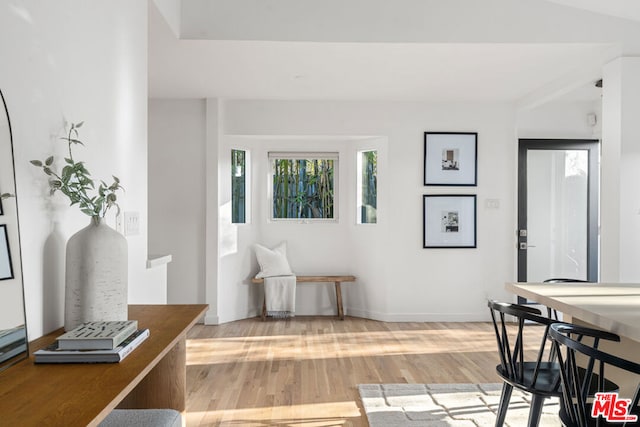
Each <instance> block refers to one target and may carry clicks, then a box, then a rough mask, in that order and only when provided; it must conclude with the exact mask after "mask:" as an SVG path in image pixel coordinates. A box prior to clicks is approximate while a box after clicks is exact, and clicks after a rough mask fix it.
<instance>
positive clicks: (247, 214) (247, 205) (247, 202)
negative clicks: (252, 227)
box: [228, 146, 252, 226]
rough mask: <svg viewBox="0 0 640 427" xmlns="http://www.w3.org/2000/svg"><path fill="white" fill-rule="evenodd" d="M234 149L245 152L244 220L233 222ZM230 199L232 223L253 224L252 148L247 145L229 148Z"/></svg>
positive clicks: (230, 219) (230, 218) (237, 224)
mask: <svg viewBox="0 0 640 427" xmlns="http://www.w3.org/2000/svg"><path fill="white" fill-rule="evenodd" d="M234 151H242V152H244V222H233V176H232V175H233V161H232V159H233V152H234ZM228 177H229V180H230V183H229V200H230V203H231V207H230V210H229V221H230V222H231V224H232V225H236V226H239V225H245V224H251V212H252V204H251V197H252V192H251V180H252V178H251V150H249V149H248V148H246V147H236V146H232V147H230V149H229V175H228Z"/></svg>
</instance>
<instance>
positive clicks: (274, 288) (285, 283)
mask: <svg viewBox="0 0 640 427" xmlns="http://www.w3.org/2000/svg"><path fill="white" fill-rule="evenodd" d="M264 297H265V301H266V304H267V316H272V317H280V318H286V317H293V315H294V313H295V311H296V276H274V277H265V278H264Z"/></svg>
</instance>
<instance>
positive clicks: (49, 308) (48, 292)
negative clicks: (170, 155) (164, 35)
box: [0, 0, 147, 339]
mask: <svg viewBox="0 0 640 427" xmlns="http://www.w3.org/2000/svg"><path fill="white" fill-rule="evenodd" d="M0 28H1V29H2V30H1V31H2V37H0V57H2V58H3V61H2V67H0V87H2V89H3V91H4V93H5V97H6V100H7V104H8V108H9V113H10V115H11V120H12V125H13V131H14V145H15V154H16V165H17V168H16V169H17V191H18V201H19V210H20V226H21V236H22V244H23V247H22V250H23V252H22V254H23V263H24V281H25V294H26V306H27V307H26V309H27V325H28V329H29V338H30V339H33V338H36V337H38V336H40V335H42V334H43V333H44V332H48V331H50V330H52V329H55V328H57V327H59V326H61V325H62V306H61V301H62V299H61V298H57V297H59V296H60V295H61V292H63V290H62V286H63V284H62V280H63V279H62V277H63V276H62V274H63V273H62V271H63V268H64V267H63V266H64V259H63V257H61V256H60V254H61V253H63V252H64V242H65V241H66V238H67V237H68V236H70V235H71V234H73V233H74V232H76V231H77V230H79V229H80V228H82V227H84V226H85V225H86V224H88V218H87V217H86V216H84V215H82V214H81V213H79V211H78V210H77V209H75V208H68V207H67V206H66V205H67V202H66V200H64V198H62V197H59V196H56V197H54V198H49V197H48V195H47V188H46V179H45V177H44V175H43V174H42V172H41V171H39V170H37V169H36V168H34V167H32V166H30V165H29V160H31V159H42V158H45V157H47V156H48V155H50V154H52V153H56V154H58V155H61V154H63V153H64V144H63V143H62V142H60V141H59V140H58V137H59V136H60V135H61V132H62V131H63V127H64V121H65V120H67V121H72V122H79V121H84V122H85V125H84V127H83V128H82V129H81V130H82V132H81V137H82V139H83V141H84V142H85V143H86V147H84V148H82V147H81V148H79V149H78V150H76V156H77V157H78V158H81V159H83V160H85V161H86V162H87V165H88V167H89V170H90V171H91V173H92V174H93V175H94V176H95V177H97V178H100V179H105V180H109V179H110V177H111V175H112V174H113V175H116V176H118V177H119V178H120V179H121V180H122V183H123V185H124V187H125V189H126V192H125V193H124V195H123V196H122V198H121V206H122V208H123V209H124V210H127V211H138V212H139V213H140V222H141V225H140V235H137V236H131V237H129V238H128V242H129V288H130V292H129V294H130V301H131V302H141V301H144V298H145V296H144V292H141V291H140V288H139V284H143V285H144V284H145V281H146V276H147V271H146V266H145V263H146V258H147V221H146V219H147V142H146V141H147V127H146V119H147V2H146V1H142V0H135V1H131V0H109V1H106V0H101V1H92V2H86V1H81V0H60V1H56V2H43V1H39V0H25V1H20V2H3V3H2V4H0ZM109 222H110V223H111V224H113V223H114V219H113V216H112V215H111V216H110V218H109ZM56 299H58V301H59V302H55V301H56Z"/></svg>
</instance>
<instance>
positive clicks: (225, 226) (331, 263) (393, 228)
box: [150, 101, 516, 322]
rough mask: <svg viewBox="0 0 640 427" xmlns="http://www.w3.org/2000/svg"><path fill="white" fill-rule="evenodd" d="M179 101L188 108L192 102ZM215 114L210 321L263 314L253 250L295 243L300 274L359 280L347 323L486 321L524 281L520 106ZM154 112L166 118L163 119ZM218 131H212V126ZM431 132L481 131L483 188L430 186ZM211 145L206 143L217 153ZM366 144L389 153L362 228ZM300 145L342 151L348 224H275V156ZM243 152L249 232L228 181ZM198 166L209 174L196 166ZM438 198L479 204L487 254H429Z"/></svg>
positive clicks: (382, 106)
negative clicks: (358, 178) (491, 307)
mask: <svg viewBox="0 0 640 427" xmlns="http://www.w3.org/2000/svg"><path fill="white" fill-rule="evenodd" d="M167 102H174V101H167ZM175 102H176V107H175V108H178V107H177V105H179V104H180V103H181V102H182V101H175ZM194 102H195V101H194ZM209 103H211V101H209V102H208V104H209ZM215 104H216V105H217V106H219V107H220V108H219V109H216V111H217V113H216V114H215V115H214V116H213V117H210V116H209V114H208V117H209V118H208V121H210V120H220V125H219V126H218V125H216V126H214V128H213V129H209V130H208V133H211V132H217V133H218V134H219V135H222V136H221V137H220V139H219V143H217V142H214V143H213V144H214V145H215V144H217V149H215V154H216V158H218V159H219V160H218V161H216V163H215V164H213V165H211V164H209V165H210V166H211V168H214V169H218V166H217V165H219V169H218V170H210V168H208V169H207V177H208V178H207V179H210V178H209V177H211V176H215V179H216V180H219V185H218V186H216V189H217V190H218V191H219V197H218V198H217V200H218V206H217V207H215V208H211V210H217V212H211V211H210V210H208V211H207V216H209V215H211V216H212V217H214V218H217V220H218V227H219V228H218V233H219V234H220V238H219V239H217V242H219V245H218V247H217V250H218V251H219V253H220V256H219V258H218V262H213V265H212V268H216V269H219V271H217V272H216V273H215V277H216V278H217V280H212V281H209V280H207V289H206V292H207V295H210V294H215V296H216V298H217V299H218V300H217V303H216V306H215V308H214V307H212V312H213V314H212V315H211V316H208V317H209V319H213V318H215V319H216V320H217V321H219V322H225V321H230V320H234V319H239V318H244V317H247V316H251V315H255V314H257V310H258V309H259V308H260V303H261V297H262V294H261V290H260V289H259V288H258V289H256V288H255V287H252V286H255V285H250V284H248V279H249V278H250V277H251V276H253V275H254V274H255V273H256V271H257V265H256V262H255V255H254V254H253V251H252V249H251V245H252V244H253V243H255V242H261V243H263V244H267V245H273V244H276V243H278V242H279V241H281V240H287V242H288V244H289V250H290V255H289V258H290V262H291V264H292V266H293V268H294V269H295V270H296V271H299V272H304V273H352V274H355V275H356V276H358V281H357V282H356V283H355V284H347V285H345V286H344V288H343V289H344V292H345V295H346V301H345V304H346V307H347V312H348V313H351V314H354V315H358V316H364V317H371V318H375V319H380V320H390V321H399V320H486V319H487V313H488V311H487V309H486V298H487V297H492V298H500V299H506V298H509V297H510V295H509V294H507V293H506V292H505V291H504V290H503V289H504V283H505V282H507V281H511V280H513V279H514V278H515V270H514V258H515V232H514V230H515V227H516V225H515V214H514V212H515V194H516V188H515V182H514V179H513V178H514V176H515V164H514V162H513V159H514V158H515V149H516V132H515V126H514V124H515V115H514V110H513V108H512V107H511V106H508V105H493V104H477V105H473V104H471V105H470V104H429V103H411V102H406V103H403V102H391V103H384V102H312V101H308V102H293V101H291V102H287V101H224V102H223V101H220V102H218V101H216V103H215ZM219 104H220V105H219ZM174 111H175V110H174ZM151 112H152V114H156V113H161V112H160V111H159V110H158V109H155V108H152V110H151ZM163 120H169V117H168V116H167V115H161V116H160V117H157V118H155V119H152V122H156V121H158V122H162V121H163ZM185 120H186V118H185ZM184 123H186V121H185V122H183V124H184ZM207 127H208V128H210V127H211V125H210V124H209V123H207ZM427 130H432V131H477V132H478V134H479V142H478V147H479V150H478V158H479V166H478V187H468V188H464V187H458V188H440V187H424V186H423V184H422V179H423V177H422V175H423V173H422V170H423V132H424V131H427ZM151 133H152V134H154V135H155V132H154V131H152V132H151ZM354 137H365V139H364V140H361V141H358V140H357V139H355V138H354ZM195 139H198V137H196V136H195V135H194V140H195ZM207 139H209V136H208V137H207ZM207 139H205V140H201V141H200V143H202V144H206V142H205V141H206V140H207ZM209 140H210V139H209ZM367 140H368V141H369V143H370V144H377V145H378V147H380V149H381V159H380V162H381V165H382V167H381V171H380V187H381V189H380V201H379V214H378V224H376V225H365V226H362V225H359V226H357V225H355V202H354V194H355V152H356V149H358V148H360V147H358V145H359V144H360V145H366V144H367V143H368V142H367ZM301 141H305V142H301ZM374 141H375V142H374ZM173 143H174V142H173V140H172V138H171V137H170V136H168V137H162V136H160V135H158V138H157V139H156V138H154V140H152V141H150V144H153V145H156V144H158V145H159V146H163V145H164V146H166V145H168V144H173ZM209 144H210V145H211V142H210V143H209ZM294 146H295V147H305V148H306V147H308V148H309V149H318V147H320V146H324V147H326V148H328V149H332V150H338V151H340V153H341V163H340V182H341V184H340V206H341V208H340V214H339V215H340V220H339V222H338V223H337V224H281V223H269V222H268V221H267V220H266V212H267V205H266V200H265V199H266V185H267V184H266V180H265V176H266V173H267V163H266V153H267V152H268V151H269V150H274V149H285V148H286V149H289V148H292V147H294ZM232 147H237V148H247V149H249V150H250V152H251V156H252V159H253V168H252V172H253V174H254V175H253V180H252V184H253V188H252V191H253V194H254V195H253V198H252V200H253V206H252V211H253V214H252V219H251V223H250V224H246V225H232V224H230V221H229V219H228V217H229V215H228V209H229V208H228V201H229V191H228V188H227V187H226V186H225V185H226V184H225V182H228V181H229V179H228V175H229V173H228V171H229V169H228V168H229V159H228V157H229V152H230V149H231V148H232ZM207 150H214V147H207ZM194 167H196V168H197V167H199V166H198V165H197V163H196V164H194ZM439 193H457V194H477V196H478V248H477V249H448V250H447V249H423V248H422V195H423V194H439ZM194 197H195V196H192V199H191V201H190V202H189V206H192V205H193V204H194V202H195V199H194ZM486 199H497V200H498V201H499V204H500V206H499V208H498V209H488V208H485V202H486ZM202 231H203V233H204V232H207V233H208V232H209V231H208V230H206V229H203V230H202ZM174 255H175V252H174ZM209 262H211V260H210V259H209V256H207V264H208V263H209ZM207 275H208V274H207ZM171 286H176V284H175V283H174V284H170V287H171ZM298 290H299V291H298V307H297V309H298V313H299V314H313V313H321V314H330V313H333V312H334V308H333V303H334V299H333V298H334V297H333V295H332V292H331V291H330V288H329V287H328V286H324V285H313V284H309V285H302V286H300V287H299V288H298ZM172 292H173V291H172ZM208 298H209V297H207V300H209V299H208ZM210 314H211V312H210Z"/></svg>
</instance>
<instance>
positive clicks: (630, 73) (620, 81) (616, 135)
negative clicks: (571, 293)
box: [601, 57, 640, 282]
mask: <svg viewBox="0 0 640 427" xmlns="http://www.w3.org/2000/svg"><path fill="white" fill-rule="evenodd" d="M603 82H604V84H603V129H602V188H603V192H602V200H601V202H602V214H601V215H602V218H601V223H602V232H601V239H602V240H601V241H602V244H601V252H602V274H601V280H602V281H614V282H615V281H622V282H638V281H640V264H639V263H638V261H637V256H638V253H640V193H638V182H640V122H639V121H638V117H639V116H640V58H638V57H623V58H618V59H616V60H614V61H612V62H610V63H608V64H606V65H605V67H604V69H603Z"/></svg>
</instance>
